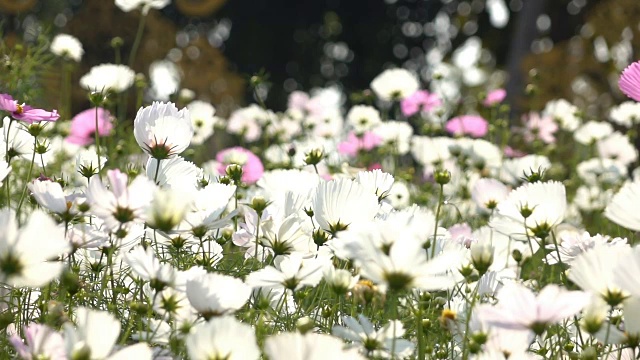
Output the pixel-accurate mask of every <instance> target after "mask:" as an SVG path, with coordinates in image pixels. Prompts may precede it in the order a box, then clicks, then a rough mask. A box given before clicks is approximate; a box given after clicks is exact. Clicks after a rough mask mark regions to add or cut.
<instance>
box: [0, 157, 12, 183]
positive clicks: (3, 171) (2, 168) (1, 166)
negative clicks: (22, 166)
mask: <svg viewBox="0 0 640 360" xmlns="http://www.w3.org/2000/svg"><path fill="white" fill-rule="evenodd" d="M10 172H11V166H9V163H7V162H6V161H4V160H0V186H2V181H3V180H4V179H5V178H6V177H7V175H9V173H10Z"/></svg>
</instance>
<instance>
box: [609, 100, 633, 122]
mask: <svg viewBox="0 0 640 360" xmlns="http://www.w3.org/2000/svg"><path fill="white" fill-rule="evenodd" d="M609 118H610V119H611V121H613V122H614V123H616V124H618V125H622V126H624V127H627V128H630V127H632V126H633V125H635V124H637V123H639V122H640V103H638V102H635V101H625V102H623V103H622V104H620V105H618V106H615V107H613V108H611V110H610V111H609Z"/></svg>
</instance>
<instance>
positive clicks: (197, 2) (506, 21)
mask: <svg viewBox="0 0 640 360" xmlns="http://www.w3.org/2000/svg"><path fill="white" fill-rule="evenodd" d="M0 13H1V18H2V22H1V26H2V34H3V35H2V36H3V40H4V42H5V44H7V46H9V47H11V46H15V44H19V43H23V42H33V41H35V39H36V38H37V37H38V35H39V34H42V33H46V34H50V35H51V36H53V35H54V34H57V33H68V34H71V35H74V36H76V37H77V38H79V39H80V41H81V42H82V43H83V46H84V49H85V55H84V57H83V61H82V63H81V64H79V65H78V68H77V69H75V71H74V75H73V76H74V81H75V83H76V84H77V80H78V79H79V78H80V77H81V76H82V75H83V74H85V73H86V72H87V71H88V70H89V69H90V67H91V66H94V65H97V64H100V63H105V62H114V56H115V52H114V49H113V47H112V46H111V41H112V39H113V38H114V37H116V36H117V37H121V38H122V39H123V40H124V45H123V46H122V49H121V50H122V56H123V57H124V58H127V55H128V51H129V50H130V48H131V44H132V43H133V41H134V37H135V34H136V29H137V27H138V20H139V16H140V12H139V11H132V12H129V13H124V12H122V11H121V10H120V9H118V8H117V7H116V6H115V5H114V2H113V1H111V0H56V1H44V0H0ZM639 22H640V1H638V0H313V1H312V0H296V1H294V0H288V1H287V0H226V1H225V0H174V1H172V3H171V4H170V5H169V6H167V7H165V8H164V9H162V10H151V11H150V13H149V15H148V18H147V21H146V26H145V33H144V37H143V39H142V43H141V47H140V50H139V52H138V56H137V58H136V62H135V64H134V66H133V67H134V70H135V71H136V72H139V73H143V74H144V75H145V76H146V78H147V81H148V82H149V83H150V84H151V85H152V87H153V89H152V91H151V92H150V93H149V94H147V96H148V98H149V99H154V98H157V99H161V98H163V97H165V98H166V97H168V96H169V94H171V92H173V91H175V88H177V86H178V85H176V83H179V87H180V88H188V89H191V90H193V91H194V92H195V94H196V98H199V99H202V100H207V101H210V102H212V103H213V104H214V105H215V106H216V108H217V109H218V113H219V114H222V115H225V114H228V113H229V112H230V111H232V110H233V109H235V108H237V107H239V106H243V105H246V104H248V103H252V102H255V99H254V98H253V97H254V96H255V93H258V94H259V95H260V96H261V97H262V98H264V99H266V104H267V106H268V107H270V108H272V109H274V110H283V109H285V108H286V104H287V97H288V95H289V94H290V93H291V92H292V91H294V90H305V91H308V90H310V89H312V88H314V87H326V86H338V87H340V88H341V89H343V90H344V92H345V93H346V94H351V93H353V92H356V91H361V90H363V89H367V88H368V86H369V83H370V82H371V80H372V79H373V78H374V77H375V76H376V75H377V74H379V73H380V72H381V71H382V70H383V69H385V68H389V67H397V66H402V67H405V68H408V69H411V70H412V71H414V72H415V73H416V74H419V76H420V78H421V80H422V81H423V84H424V86H425V87H428V85H429V83H430V79H431V78H432V77H433V76H437V75H438V74H439V72H441V71H457V72H458V73H459V74H460V79H461V82H462V83H464V86H466V87H470V88H473V87H478V88H480V90H483V91H486V90H488V89H490V88H496V87H505V88H507V90H508V93H509V101H510V103H511V105H512V106H513V107H514V108H515V109H517V111H519V112H523V111H527V110H529V109H530V108H533V109H540V108H541V107H543V106H544V103H545V102H546V101H548V100H550V99H554V98H566V99H568V100H570V101H572V102H574V103H575V104H576V105H578V106H585V108H587V111H589V112H592V113H593V114H598V113H599V111H601V109H604V108H607V107H608V106H610V105H611V104H612V103H615V102H620V101H621V100H622V99H623V96H622V95H621V94H620V93H619V92H618V90H617V85H616V82H617V76H618V73H619V72H620V71H621V70H622V69H623V68H624V67H625V66H627V65H628V64H629V63H630V62H632V61H633V60H635V59H637V58H638V57H640V56H639V55H638V49H640V34H639V32H640V24H639ZM445 65H446V66H445ZM259 72H262V73H265V74H268V81H267V82H265V83H263V84H262V85H260V87H259V88H258V89H256V91H255V92H254V91H252V89H251V88H250V87H249V86H248V79H249V77H250V76H251V75H254V74H256V73H259ZM59 76H60V71H58V69H57V68H56V67H55V66H52V67H51V68H50V69H49V71H47V73H46V76H44V77H43V78H44V79H45V81H44V86H45V89H47V91H44V94H45V96H46V94H48V93H55V92H56V91H57V90H56V87H58V86H59V84H60V81H59V79H58V78H57V77H59ZM165 78H166V79H171V81H169V80H166V79H165ZM532 83H533V84H535V88H530V90H535V95H536V96H534V97H529V98H526V91H525V89H526V88H527V85H529V84H532ZM0 86H1V84H0ZM75 91H76V93H74V99H75V101H74V109H73V110H76V111H80V110H82V109H84V108H86V107H87V106H88V102H87V101H86V94H85V93H84V92H83V91H82V90H81V89H80V88H77V89H76V90H75ZM533 92H534V91H530V92H529V95H531V93H533ZM55 99H56V97H55V96H54V97H52V99H51V101H52V102H55V101H56V100H55ZM525 99H526V101H524V100H525Z"/></svg>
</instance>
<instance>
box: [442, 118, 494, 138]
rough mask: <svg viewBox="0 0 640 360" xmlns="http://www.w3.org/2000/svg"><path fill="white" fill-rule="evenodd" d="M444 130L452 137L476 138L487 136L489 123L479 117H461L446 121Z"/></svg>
mask: <svg viewBox="0 0 640 360" xmlns="http://www.w3.org/2000/svg"><path fill="white" fill-rule="evenodd" d="M445 129H446V130H447V132H448V133H450V134H453V135H469V136H471V137H476V138H478V137H483V136H485V135H486V134H487V132H488V131H489V123H488V122H487V120H485V119H483V118H482V117H481V116H477V115H462V116H458V117H455V118H453V119H451V120H449V121H447V124H446V125H445Z"/></svg>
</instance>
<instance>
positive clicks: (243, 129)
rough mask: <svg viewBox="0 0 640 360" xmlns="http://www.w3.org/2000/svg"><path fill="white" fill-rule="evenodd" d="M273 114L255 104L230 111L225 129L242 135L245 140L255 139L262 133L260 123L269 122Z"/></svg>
mask: <svg viewBox="0 0 640 360" xmlns="http://www.w3.org/2000/svg"><path fill="white" fill-rule="evenodd" d="M273 117H274V114H273V113H271V112H268V111H266V110H264V109H263V108H261V107H260V106H258V105H256V104H252V105H250V106H248V107H245V108H242V109H238V110H236V111H234V112H233V113H231V116H230V117H229V120H228V121H227V131H228V132H229V133H230V134H237V135H241V136H242V137H244V139H245V140H246V141H249V142H251V141H256V140H258V139H259V138H260V135H261V134H262V128H261V124H265V123H268V122H270V120H271V119H272V118H273Z"/></svg>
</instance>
